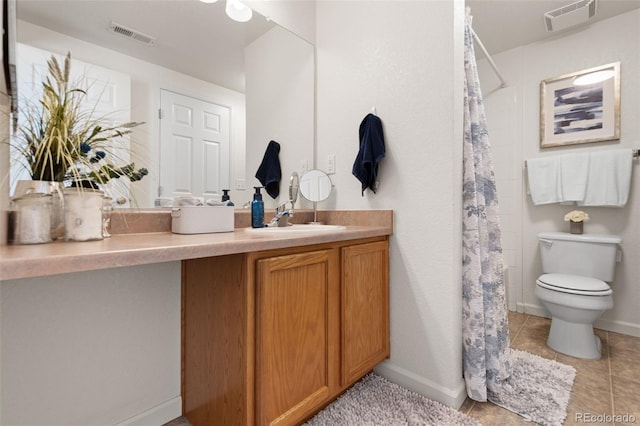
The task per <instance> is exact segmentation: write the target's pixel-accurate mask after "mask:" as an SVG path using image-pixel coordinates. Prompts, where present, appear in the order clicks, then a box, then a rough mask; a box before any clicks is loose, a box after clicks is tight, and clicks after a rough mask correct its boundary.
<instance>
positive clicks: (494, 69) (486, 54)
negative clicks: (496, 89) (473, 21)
mask: <svg viewBox="0 0 640 426" xmlns="http://www.w3.org/2000/svg"><path fill="white" fill-rule="evenodd" d="M471 35H472V36H473V38H474V39H475V40H476V43H478V46H479V47H480V49H482V52H483V53H484V56H485V58H487V61H489V65H491V68H493V71H494V72H495V73H496V75H497V76H498V78H499V79H500V88H501V89H504V88H505V87H507V82H506V81H505V79H504V77H502V74H500V71H499V70H498V67H497V66H496V63H495V62H493V59H492V58H491V55H489V52H487V49H486V48H485V47H484V44H482V41H481V40H480V37H478V34H476V32H475V31H473V28H471Z"/></svg>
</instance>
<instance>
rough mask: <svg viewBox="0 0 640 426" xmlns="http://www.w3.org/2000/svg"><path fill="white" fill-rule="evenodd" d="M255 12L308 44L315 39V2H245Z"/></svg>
mask: <svg viewBox="0 0 640 426" xmlns="http://www.w3.org/2000/svg"><path fill="white" fill-rule="evenodd" d="M244 3H245V4H246V5H247V6H249V7H251V8H252V9H253V10H255V11H256V12H258V13H260V14H261V15H263V16H266V17H267V18H269V19H271V20H272V21H274V22H277V23H278V25H280V26H282V27H283V28H286V29H287V30H289V31H291V32H293V33H294V34H297V35H298V36H300V37H302V38H304V39H305V40H307V41H308V42H310V43H315V39H316V0H305V1H298V0H293V1H292V0H270V1H264V0H246V1H245V2H244Z"/></svg>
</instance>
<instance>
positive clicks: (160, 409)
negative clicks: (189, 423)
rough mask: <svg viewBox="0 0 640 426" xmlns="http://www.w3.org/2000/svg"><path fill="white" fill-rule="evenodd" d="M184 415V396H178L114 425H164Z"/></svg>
mask: <svg viewBox="0 0 640 426" xmlns="http://www.w3.org/2000/svg"><path fill="white" fill-rule="evenodd" d="M181 415H182V397H181V396H176V397H175V398H172V399H170V400H169V401H166V402H163V403H162V404H160V405H156V406H155V407H153V408H150V409H149V410H147V411H145V412H143V413H140V414H138V415H136V416H133V417H130V418H128V419H127V420H125V421H123V422H121V423H118V424H116V425H114V426H148V425H163V424H165V423H167V422H170V421H171V420H173V419H175V418H176V417H180V416H181Z"/></svg>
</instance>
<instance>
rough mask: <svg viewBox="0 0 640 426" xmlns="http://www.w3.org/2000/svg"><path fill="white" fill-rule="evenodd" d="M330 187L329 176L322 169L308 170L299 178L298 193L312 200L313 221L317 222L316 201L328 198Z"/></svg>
mask: <svg viewBox="0 0 640 426" xmlns="http://www.w3.org/2000/svg"><path fill="white" fill-rule="evenodd" d="M332 188H333V183H331V178H330V177H329V175H327V174H326V173H325V172H323V171H322V170H316V169H314V170H309V171H308V172H307V173H305V174H303V175H302V177H301V178H300V193H301V194H302V196H303V197H304V198H305V199H307V200H309V201H311V202H313V223H318V210H317V203H318V201H324V200H326V199H327V198H329V195H331V189H332Z"/></svg>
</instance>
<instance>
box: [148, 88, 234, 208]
mask: <svg viewBox="0 0 640 426" xmlns="http://www.w3.org/2000/svg"><path fill="white" fill-rule="evenodd" d="M160 104H161V115H160V116H161V120H160V190H159V195H160V197H169V198H171V197H176V196H189V195H192V196H194V197H202V198H203V199H209V198H214V197H215V198H218V197H219V196H220V195H221V194H222V189H227V188H229V161H230V158H229V145H230V121H229V118H230V110H229V108H228V107H225V106H221V105H216V104H213V103H210V102H205V101H202V100H199V99H195V98H192V97H189V96H185V95H180V94H178V93H174V92H170V91H168V90H161V91H160Z"/></svg>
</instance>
